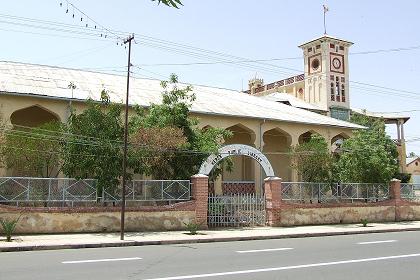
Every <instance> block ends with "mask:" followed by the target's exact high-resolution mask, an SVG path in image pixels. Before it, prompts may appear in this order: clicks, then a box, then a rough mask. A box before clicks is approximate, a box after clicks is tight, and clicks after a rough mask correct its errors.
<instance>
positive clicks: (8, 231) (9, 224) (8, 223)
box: [0, 216, 20, 242]
mask: <svg viewBox="0 0 420 280" xmlns="http://www.w3.org/2000/svg"><path fill="white" fill-rule="evenodd" d="M19 219H20V216H19V217H17V218H16V219H13V220H3V219H0V224H1V226H2V228H3V233H4V235H6V241H7V242H11V241H12V235H13V233H14V232H15V228H16V225H17V224H18V222H19Z"/></svg>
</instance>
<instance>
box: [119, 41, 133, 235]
mask: <svg viewBox="0 0 420 280" xmlns="http://www.w3.org/2000/svg"><path fill="white" fill-rule="evenodd" d="M133 39H134V34H132V35H130V36H129V37H128V38H127V39H125V40H124V44H127V43H128V66H127V95H126V98H125V123H124V155H123V175H122V176H123V177H122V193H121V240H124V232H125V184H126V169H127V138H128V93H129V90H130V67H131V41H133Z"/></svg>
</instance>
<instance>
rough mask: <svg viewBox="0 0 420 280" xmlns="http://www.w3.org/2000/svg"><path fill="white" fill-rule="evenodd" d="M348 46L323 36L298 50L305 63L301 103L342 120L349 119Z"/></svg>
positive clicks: (348, 44) (348, 43) (340, 41)
mask: <svg viewBox="0 0 420 280" xmlns="http://www.w3.org/2000/svg"><path fill="white" fill-rule="evenodd" d="M351 45H353V43H351V42H348V41H344V40H341V39H337V38H334V37H331V36H328V35H324V36H322V37H320V38H317V39H315V40H312V41H309V42H307V43H304V44H302V45H300V46H299V47H300V48H301V49H302V50H303V56H304V61H305V63H304V64H305V92H304V100H305V101H306V102H308V103H312V104H315V105H317V106H318V107H319V108H321V109H322V110H325V111H328V114H329V116H331V117H333V118H337V119H342V120H348V119H349V117H350V102H349V72H348V69H349V67H348V49H349V47H350V46H351Z"/></svg>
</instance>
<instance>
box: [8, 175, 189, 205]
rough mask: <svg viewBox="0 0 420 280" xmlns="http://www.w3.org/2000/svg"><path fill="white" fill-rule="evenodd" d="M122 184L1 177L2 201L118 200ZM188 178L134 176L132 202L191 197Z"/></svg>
mask: <svg viewBox="0 0 420 280" xmlns="http://www.w3.org/2000/svg"><path fill="white" fill-rule="evenodd" d="M121 189H122V188H121V185H120V184H116V185H115V186H114V187H103V186H100V185H99V184H98V182H97V180H94V179H81V180H77V179H70V178H29V177H28V178H26V177H0V203H8V204H11V203H12V204H16V205H19V203H37V204H39V203H41V204H42V205H44V206H50V205H51V206H52V205H53V206H74V203H90V204H96V203H108V202H110V203H113V204H115V203H118V202H120V201H121ZM190 196H191V184H190V181H189V180H133V181H130V182H128V184H127V187H126V201H129V202H141V201H149V202H156V201H158V202H159V201H160V202H177V201H185V200H190Z"/></svg>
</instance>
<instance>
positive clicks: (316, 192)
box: [281, 182, 389, 203]
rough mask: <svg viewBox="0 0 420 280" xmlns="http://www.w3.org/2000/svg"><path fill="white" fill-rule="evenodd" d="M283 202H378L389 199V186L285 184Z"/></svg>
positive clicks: (368, 184)
mask: <svg viewBox="0 0 420 280" xmlns="http://www.w3.org/2000/svg"><path fill="white" fill-rule="evenodd" d="M281 191H282V200H284V201H285V202H294V203H325V202H355V201H363V202H378V201H382V200H386V199H388V198H389V186H388V185H387V184H370V183H366V184H365V183H332V184H328V183H312V182H283V183H282V190H281Z"/></svg>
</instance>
